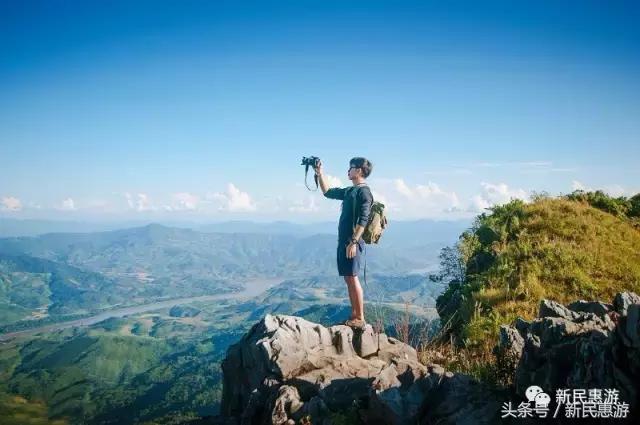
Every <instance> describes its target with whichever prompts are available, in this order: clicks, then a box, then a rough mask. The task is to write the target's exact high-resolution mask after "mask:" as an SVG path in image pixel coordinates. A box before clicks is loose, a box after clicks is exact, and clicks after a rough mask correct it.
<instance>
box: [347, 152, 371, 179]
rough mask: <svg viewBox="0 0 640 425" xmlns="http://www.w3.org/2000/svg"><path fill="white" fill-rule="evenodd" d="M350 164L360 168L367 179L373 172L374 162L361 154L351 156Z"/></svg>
mask: <svg viewBox="0 0 640 425" xmlns="http://www.w3.org/2000/svg"><path fill="white" fill-rule="evenodd" d="M349 165H350V166H352V167H356V168H360V169H361V170H362V175H363V177H364V178H365V179H366V178H367V177H369V174H371V171H372V170H373V164H372V163H371V161H369V160H368V159H367V158H363V157H361V156H357V157H355V158H351V161H349Z"/></svg>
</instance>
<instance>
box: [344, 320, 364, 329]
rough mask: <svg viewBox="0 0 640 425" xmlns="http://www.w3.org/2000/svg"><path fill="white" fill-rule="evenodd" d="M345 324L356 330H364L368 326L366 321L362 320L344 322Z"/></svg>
mask: <svg viewBox="0 0 640 425" xmlns="http://www.w3.org/2000/svg"><path fill="white" fill-rule="evenodd" d="M344 324H345V325H347V326H349V327H351V328H356V329H364V327H365V325H366V323H365V321H364V320H362V319H349V320H347V321H346V322H344Z"/></svg>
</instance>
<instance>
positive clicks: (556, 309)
mask: <svg viewBox="0 0 640 425" xmlns="http://www.w3.org/2000/svg"><path fill="white" fill-rule="evenodd" d="M543 317H560V318H562V319H569V320H571V319H574V318H576V317H578V315H577V314H576V313H575V312H573V311H571V310H569V309H568V308H567V307H565V306H563V305H562V304H558V303H557V302H555V301H551V300H542V301H540V311H539V312H538V318H543Z"/></svg>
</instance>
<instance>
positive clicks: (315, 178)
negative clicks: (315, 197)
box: [304, 164, 318, 192]
mask: <svg viewBox="0 0 640 425" xmlns="http://www.w3.org/2000/svg"><path fill="white" fill-rule="evenodd" d="M308 175H309V164H305V166H304V185H305V186H307V189H308V190H309V191H311V192H315V191H316V190H318V175H317V174H314V175H313V180H314V181H315V182H316V188H315V189H311V188H310V187H309V183H307V177H308Z"/></svg>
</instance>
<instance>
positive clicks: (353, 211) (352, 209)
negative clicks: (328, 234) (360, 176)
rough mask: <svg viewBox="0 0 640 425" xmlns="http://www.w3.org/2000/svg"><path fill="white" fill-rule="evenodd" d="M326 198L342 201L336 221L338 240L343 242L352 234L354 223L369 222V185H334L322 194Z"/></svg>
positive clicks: (364, 223) (370, 203)
mask: <svg viewBox="0 0 640 425" xmlns="http://www.w3.org/2000/svg"><path fill="white" fill-rule="evenodd" d="M324 196H326V197H327V198H330V199H338V200H341V201H342V213H341V214H340V221H339V223H338V240H339V241H340V242H345V241H348V240H349V239H351V237H352V236H353V228H354V227H355V226H356V224H359V225H361V226H363V227H364V226H366V225H367V223H368V222H369V214H370V213H371V205H372V204H373V196H372V195H371V189H369V186H366V185H360V186H350V187H344V188H339V187H334V188H331V189H329V190H327V192H326V193H325V194H324Z"/></svg>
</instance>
